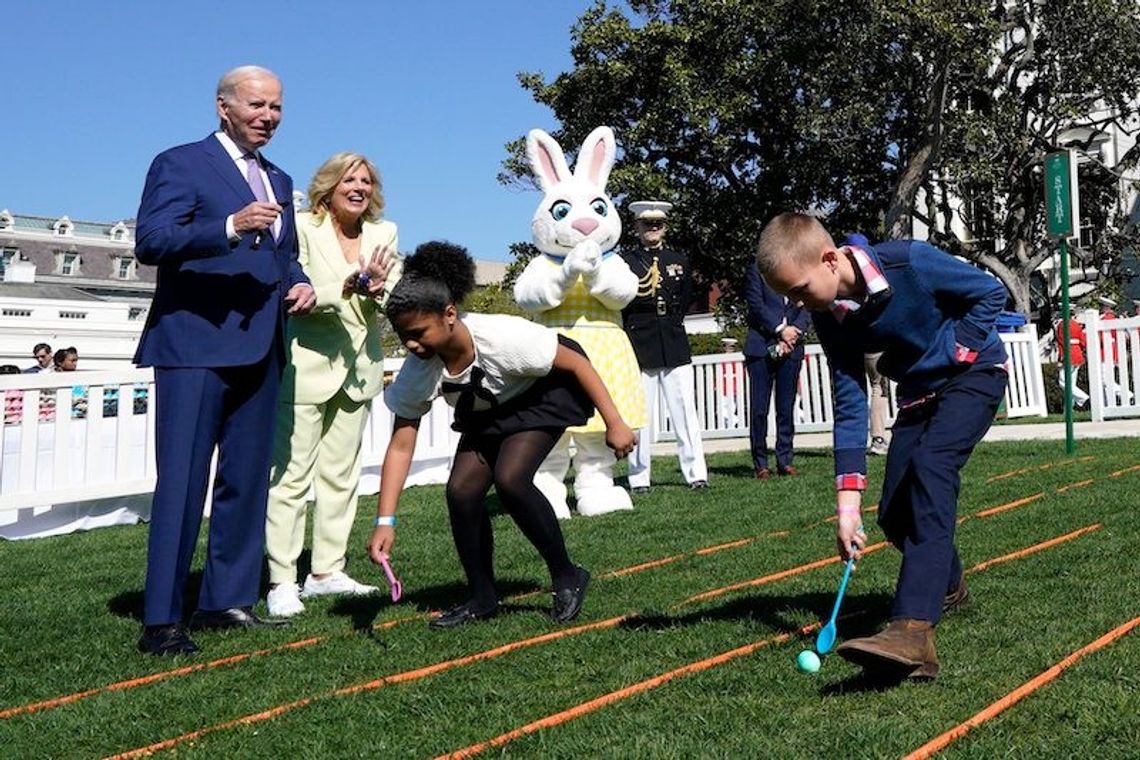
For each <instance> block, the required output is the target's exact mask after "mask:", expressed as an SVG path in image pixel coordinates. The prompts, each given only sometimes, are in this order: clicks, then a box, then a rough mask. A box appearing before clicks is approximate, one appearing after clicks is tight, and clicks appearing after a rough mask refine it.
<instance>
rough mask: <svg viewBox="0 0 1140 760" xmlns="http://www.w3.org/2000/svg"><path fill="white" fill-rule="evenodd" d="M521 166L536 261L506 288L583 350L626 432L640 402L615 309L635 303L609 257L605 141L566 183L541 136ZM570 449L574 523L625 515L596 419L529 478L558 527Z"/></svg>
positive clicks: (613, 217) (640, 419) (620, 267)
mask: <svg viewBox="0 0 1140 760" xmlns="http://www.w3.org/2000/svg"><path fill="white" fill-rule="evenodd" d="M526 149H527V157H528V158H529V159H530V165H531V168H532V169H533V170H534V173H535V176H536V177H537V178H538V183H539V186H540V187H541V188H542V191H543V193H544V197H543V199H542V202H541V203H539V205H538V210H537V211H535V212H534V218H533V220H532V221H531V234H532V236H533V239H534V244H535V245H536V246H538V249H539V250H540V251H542V253H543V255H542V256H536V257H535V258H534V259H533V260H531V262H530V263H529V264H528V265H527V267H526V269H525V270H523V273H522V274H521V275H520V276H519V279H518V281H517V282H516V284H515V301H517V302H518V304H519V306H520V307H522V308H523V309H524V310H526V311H528V312H530V313H532V314H534V315H535V320H536V321H538V322H540V323H542V324H544V325H547V326H548V327H552V328H554V329H555V330H557V331H558V332H560V333H562V334H563V335H565V336H567V337H569V338H573V339H574V340H576V341H577V342H578V343H580V344H581V345H582V348H584V349H585V350H586V354H587V355H588V356H589V357H590V362H591V363H592V364H593V365H594V368H595V369H596V370H597V371H598V374H599V375H600V376H601V378H602V381H603V382H604V383H605V384H606V387H607V388H608V389H609V392H610V395H611V396H613V399H614V402H615V403H616V404H617V407H618V411H619V412H620V413H621V416H622V418H623V419H624V420H625V421H626V423H627V424H628V425H629V426H630V427H632V428H634V429H635V430H636V429H638V428H639V427H640V426H641V425H643V424H644V423H645V421H646V420H645V414H646V408H645V393H644V391H643V390H642V386H641V377H640V374H639V370H638V365H637V357H636V356H635V355H634V353H633V347H632V346H631V345H630V342H629V338H628V337H627V336H626V333H625V330H623V329H622V322H621V309H622V307H624V306H625V305H626V304H628V303H629V302H630V301H632V300H633V298H634V296H635V295H636V294H637V277H636V276H635V275H634V274H633V272H632V271H631V270H630V268H629V266H628V265H627V264H626V263H625V262H624V261H622V259H621V257H620V256H617V255H616V254H613V252H612V249H613V248H614V246H616V245H617V243H618V240H619V238H620V237H621V219H620V217H619V216H618V212H617V209H616V208H615V207H614V204H613V201H611V200H610V197H609V196H608V195H607V194H606V180H607V179H608V178H609V174H610V169H611V168H612V167H613V163H614V153H615V151H616V147H615V144H614V133H613V130H612V129H610V128H609V127H598V128H597V129H595V130H594V131H593V132H591V133H590V135H589V137H587V138H586V140H585V142H583V143H582V149H581V150H580V151H579V152H578V160H577V163H576V165H575V167H574V172H573V173H571V172H570V169H569V167H568V166H567V164H566V157H565V156H564V155H563V154H562V148H560V147H559V145H558V143H557V142H555V140H554V138H552V137H551V136H550V135H548V134H546V133H545V132H543V131H542V130H541V129H532V130H531V131H530V133H529V134H528V135H527V138H526ZM571 445H573V449H574V469H575V473H576V474H575V477H574V495H575V497H576V499H577V506H578V513H579V514H582V515H600V514H604V513H606V512H613V511H615V510H619V509H633V503H632V502H631V501H630V498H629V493H628V492H627V491H626V490H625V489H624V488H622V487H621V486H617V485H614V477H613V468H614V463H615V461H616V460H615V459H614V455H613V452H612V451H610V449H609V448H607V447H606V439H605V425H604V424H603V422H602V419H601V417H600V416H599V415H598V414H597V413H596V412H595V414H594V416H593V417H592V418H591V419H590V420H589V422H587V423H586V425H584V426H582V427H577V428H570V429H569V430H567V431H566V433H565V435H563V436H562V439H561V440H559V442H558V444H557V445H556V446H555V447H554V450H553V451H551V453H550V455H549V456H548V457H547V459H546V461H545V462H544V463H543V465H542V467H541V468H539V471H538V473H537V475H535V479H534V483H535V486H537V487H538V489H539V490H541V491H542V493H543V495H545V496H546V498H547V499H549V500H550V503H551V505H553V507H554V512H555V514H556V515H558V517H559V518H560V519H565V518H568V517H570V508H569V507H568V506H567V503H566V486H565V484H564V479H565V477H566V472H567V471H568V470H569V468H570V451H571Z"/></svg>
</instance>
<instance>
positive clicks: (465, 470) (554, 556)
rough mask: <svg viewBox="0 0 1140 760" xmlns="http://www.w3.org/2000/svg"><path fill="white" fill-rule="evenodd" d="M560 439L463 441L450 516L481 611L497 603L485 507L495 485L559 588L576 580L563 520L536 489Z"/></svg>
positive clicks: (536, 434)
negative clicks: (537, 477) (536, 477)
mask: <svg viewBox="0 0 1140 760" xmlns="http://www.w3.org/2000/svg"><path fill="white" fill-rule="evenodd" d="M561 434H562V431H561V430H523V431H521V432H518V433H512V434H510V435H505V436H482V437H475V436H467V435H464V436H463V438H462V439H461V440H460V441H459V448H458V450H457V451H456V453H455V462H454V464H452V467H451V477H449V478H448V480H447V511H448V514H449V516H450V517H451V536H452V538H454V539H455V549H456V551H457V552H458V553H459V561H460V562H461V563H462V565H463V570H464V572H465V573H466V574H467V582H468V584H470V586H471V595H472V598H473V599H474V600H475V602H476V603H477V604H478V605H479V606H480V607H481V608H485V607H490V606H492V605H493V604H495V603H496V602H497V601H498V592H496V590H495V572H494V569H493V567H492V563H491V556H492V554H493V552H494V545H495V543H494V538H493V537H492V535H491V518H490V516H489V515H488V514H487V508H486V507H485V506H484V504H483V499H484V497H485V496H486V495H487V491H488V490H490V488H491V485H492V484H494V486H495V491H496V493H498V494H499V500H500V501H501V502H502V503H503V506H504V507H506V509H507V511H508V512H509V513H510V515H511V517H512V518H513V519H514V521H515V523H516V524H517V525H518V526H519V529H520V530H522V532H523V535H524V536H526V537H527V540H529V541H530V542H531V543H532V544H534V547H535V548H536V549H538V553H539V554H540V555H542V559H543V560H545V562H546V567H547V569H549V570H550V578H551V581H552V582H553V584H554V588H555V589H559V588H564V587H566V586H569V585H572V584H573V583H574V582H575V580H576V573H575V570H574V564H573V563H572V562H571V561H570V556H569V555H568V554H567V553H566V544H565V542H564V541H563V540H562V529H561V528H560V527H558V518H557V517H555V516H554V509H553V508H552V507H551V506H550V502H549V501H548V500H547V499H546V497H545V496H543V495H542V492H541V491H539V490H538V488H536V487H535V485H534V474H535V473H536V472H537V471H538V467H539V465H541V464H542V462H543V460H544V459H546V455H547V454H549V453H550V450H551V449H552V448H554V444H555V443H556V442H557V441H558V438H559V436H560V435H561Z"/></svg>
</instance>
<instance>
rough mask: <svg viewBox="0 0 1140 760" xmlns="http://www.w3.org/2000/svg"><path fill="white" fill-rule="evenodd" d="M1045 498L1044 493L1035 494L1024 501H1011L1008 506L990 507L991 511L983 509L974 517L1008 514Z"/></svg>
mask: <svg viewBox="0 0 1140 760" xmlns="http://www.w3.org/2000/svg"><path fill="white" fill-rule="evenodd" d="M1044 497H1045V492H1044V491H1042V492H1041V493H1035V494H1033V495H1032V496H1026V497H1025V498H1024V499H1017V500H1016V501H1011V502H1009V503H1008V504H999V505H998V506H996V507H990V508H989V509H983V510H982V511H981V512H978V513H976V514H975V515H974V517H990V516H992V515H996V514H1000V513H1001V512H1006V511H1008V510H1011V509H1017V508H1018V507H1023V506H1025V505H1026V504H1031V503H1033V502H1035V501H1037V500H1038V499H1042V498H1044Z"/></svg>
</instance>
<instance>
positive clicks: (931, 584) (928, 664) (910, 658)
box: [756, 213, 1007, 678]
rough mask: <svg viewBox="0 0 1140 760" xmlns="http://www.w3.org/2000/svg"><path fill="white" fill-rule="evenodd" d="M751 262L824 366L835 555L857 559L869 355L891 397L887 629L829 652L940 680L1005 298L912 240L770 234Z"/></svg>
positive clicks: (794, 219) (968, 269) (997, 382)
mask: <svg viewBox="0 0 1140 760" xmlns="http://www.w3.org/2000/svg"><path fill="white" fill-rule="evenodd" d="M756 261H757V264H758V266H759V268H760V273H761V274H762V275H763V277H764V279H765V280H766V281H767V282H768V284H769V285H771V286H772V288H773V289H774V290H776V291H778V292H780V293H783V294H785V295H787V296H788V298H789V299H791V300H794V301H798V302H800V303H802V304H803V305H804V306H806V307H807V308H808V309H811V310H812V312H813V314H812V316H813V322H814V324H815V328H816V332H817V334H818V335H819V339H820V342H821V343H822V344H823V348H824V351H825V352H826V354H827V358H828V361H829V362H830V363H831V371H832V384H833V392H834V396H835V403H834V407H835V432H834V440H835V476H836V477H835V483H836V489H837V491H838V493H837V499H836V505H837V506H836V512H837V515H838V527H837V530H836V541H837V544H838V548H839V555H840V557H841V558H842V559H844V560H846V559H847V558H848V557H849V556H851V554H852V553H854V554H856V556H857V555H858V553H859V551H861V550H862V549H863V547H864V545H865V542H866V537H865V536H864V535H863V531H862V518H861V515H860V510H861V502H862V496H863V491H864V490H865V489H866V487H867V476H866V472H867V468H866V465H867V461H866V452H865V448H864V445H865V442H866V435H867V432H866V431H867V390H866V384H865V382H864V368H863V354H864V353H869V352H877V351H881V352H882V357H881V358H880V359H879V371H880V372H881V373H882V374H883V375H884V376H886V377H889V378H891V379H892V380H895V381H896V382H897V383H898V392H897V397H898V407H899V411H898V417H897V419H896V420H895V424H894V428H893V437H892V438H891V444H890V450H889V452H888V454H887V463H886V473H885V477H884V482H883V495H882V498H881V499H880V501H879V512H878V521H879V525H880V527H882V529H883V532H884V533H885V534H886V536H887V539H888V540H890V542H891V543H892V544H894V546H895V547H897V548H898V549H899V550H900V551H901V552H902V555H903V560H902V568H901V569H900V571H899V578H898V582H897V585H896V588H895V599H894V604H893V608H892V610H891V622H890V624H889V625H888V626H887V628H886V629H885V630H884V631H882V632H880V633H878V634H876V635H874V636H868V637H865V638H860V639H852V640H851V641H847V642H845V643H843V644H841V645H840V646H839V647H838V648H837V649H836V652H837V653H838V654H839V655H840V656H842V657H844V658H845V659H847V660H850V661H851V662H854V663H856V664H857V665H860V666H861V667H863V668H864V670H865V671H866V672H867V673H869V674H871V675H872V676H886V677H910V678H934V677H935V676H936V675H937V674H938V668H939V665H938V657H937V654H936V653H935V649H934V626H935V625H936V624H937V623H938V621H939V619H940V618H941V617H942V614H943V612H945V611H947V610H948V609H950V608H952V607H955V606H958V605H959V604H961V603H962V602H964V601H965V599H966V596H967V594H968V592H967V590H966V585H965V581H964V578H963V575H962V565H961V562H960V561H959V558H958V552H957V550H956V549H955V547H954V527H955V525H956V516H957V509H958V491H959V488H960V485H961V475H960V473H961V470H962V467H963V466H964V465H965V464H966V460H967V459H968V458H969V456H970V453H971V452H972V451H973V449H974V446H975V445H977V443H978V441H980V440H981V439H982V436H983V435H985V433H986V430H988V429H989V427H990V423H991V422H993V417H994V413H995V412H996V410H997V407H998V404H999V403H1000V402H1001V400H1002V397H1003V395H1004V393H1005V388H1006V381H1007V372H1006V361H1007V358H1006V353H1005V347H1004V345H1003V344H1002V342H1001V339H1000V338H999V337H998V333H997V329H996V327H995V323H996V320H997V316H998V313H999V312H1000V311H1001V309H1002V307H1003V306H1004V304H1005V300H1006V291H1005V287H1004V286H1003V285H1002V284H1001V283H1000V282H999V281H998V280H997V279H995V278H993V277H991V276H989V275H988V274H986V273H985V272H983V271H981V270H980V269H976V268H974V267H972V266H970V265H969V264H965V263H963V262H961V261H959V260H957V259H955V258H953V257H952V256H949V255H948V254H946V253H944V252H942V251H940V250H939V249H937V248H935V247H933V246H931V245H928V244H926V243H921V242H917V241H913V240H896V241H890V242H886V243H880V244H878V245H875V246H841V247H837V246H836V245H835V243H834V242H833V240H832V238H831V236H830V235H829V234H828V233H827V231H826V230H824V228H823V225H821V224H820V223H819V221H818V220H817V219H815V218H813V217H810V216H807V215H804V214H798V213H784V214H780V215H779V216H777V217H776V218H775V219H773V220H772V221H770V222H769V223H768V224H767V226H765V228H764V230H763V232H762V233H761V235H760V243H759V246H758V250H757V254H756Z"/></svg>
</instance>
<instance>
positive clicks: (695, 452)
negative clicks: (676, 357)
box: [629, 364, 709, 488]
mask: <svg viewBox="0 0 1140 760" xmlns="http://www.w3.org/2000/svg"><path fill="white" fill-rule="evenodd" d="M641 385H642V387H643V388H644V389H645V402H646V404H648V408H649V414H648V419H649V424H648V426H646V427H644V428H642V429H641V430H640V431H638V436H639V441H638V444H637V448H635V449H634V450H633V453H632V454H630V457H629V485H630V488H642V487H647V486H649V482H650V451H651V450H652V448H653V438H654V435H655V434H656V432H657V431H656V429H655V427H654V423H653V410H654V409H656V408H657V393H658V391H660V392H661V393H663V394H664V395H665V408H666V409H668V411H669V420H670V421H671V422H672V423H673V432H674V433H675V434H676V435H677V457H678V459H680V461H681V474H682V475H684V477H685V482H686V483H690V484H691V483H695V482H696V481H698V480H708V479H709V472H708V467H707V466H706V465H705V449H704V445H703V443H702V441H701V424H700V420H698V419H697V404H696V400H695V399H694V398H693V365H691V364H682V365H681V366H680V367H665V368H661V369H643V370H641Z"/></svg>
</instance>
